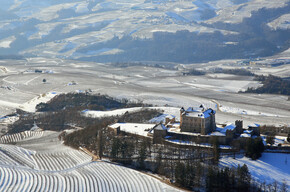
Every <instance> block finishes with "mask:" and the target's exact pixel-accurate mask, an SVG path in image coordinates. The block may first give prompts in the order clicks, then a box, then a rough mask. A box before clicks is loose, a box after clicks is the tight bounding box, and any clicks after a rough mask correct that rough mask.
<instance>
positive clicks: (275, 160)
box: [220, 153, 290, 189]
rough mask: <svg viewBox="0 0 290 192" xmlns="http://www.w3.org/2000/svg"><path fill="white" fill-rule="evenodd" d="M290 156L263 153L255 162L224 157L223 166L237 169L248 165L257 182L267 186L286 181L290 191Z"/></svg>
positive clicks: (240, 158) (221, 162) (245, 158)
mask: <svg viewBox="0 0 290 192" xmlns="http://www.w3.org/2000/svg"><path fill="white" fill-rule="evenodd" d="M289 160H290V154H285V153H263V154H262V157H261V158H260V159H258V160H256V161H253V160H251V159H249V158H247V157H236V159H233V158H232V157H222V158H221V159H220V165H221V166H228V167H237V166H238V165H240V166H242V165H243V164H246V165H247V166H248V168H249V171H250V173H251V175H252V177H253V178H254V179H255V180H258V181H259V182H261V183H263V182H264V181H265V182H266V183H267V184H270V183H273V182H274V181H277V182H280V183H281V182H283V181H285V182H286V183H287V185H288V189H290V162H289Z"/></svg>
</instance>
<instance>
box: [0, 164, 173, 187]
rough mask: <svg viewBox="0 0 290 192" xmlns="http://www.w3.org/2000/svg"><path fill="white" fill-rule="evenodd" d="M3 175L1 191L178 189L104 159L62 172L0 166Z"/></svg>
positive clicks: (0, 181) (0, 185)
mask: <svg viewBox="0 0 290 192" xmlns="http://www.w3.org/2000/svg"><path fill="white" fill-rule="evenodd" d="M48 161H49V160H48ZM0 174H1V176H0V177H1V178H0V191H9V190H11V191H146V192H147V191H175V189H174V188H171V187H169V186H167V185H165V184H163V183H162V182H160V181H159V180H157V179H154V178H152V177H151V176H147V175H145V174H141V173H139V172H137V171H134V170H131V169H128V168H124V167H121V166H117V165H113V164H109V163H105V162H91V163H87V164H84V165H81V166H79V167H78V168H74V169H65V170H61V171H41V170H34V169H29V168H25V167H14V166H13V167H10V166H1V167H0ZM4 175H5V177H4ZM31 181H33V182H31Z"/></svg>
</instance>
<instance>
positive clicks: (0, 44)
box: [0, 36, 16, 48]
mask: <svg viewBox="0 0 290 192" xmlns="http://www.w3.org/2000/svg"><path fill="white" fill-rule="evenodd" d="M15 40H16V37H15V36H11V37H7V38H5V39H1V40H0V48H10V45H11V43H13V42H14V41H15Z"/></svg>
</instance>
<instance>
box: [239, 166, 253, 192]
mask: <svg viewBox="0 0 290 192" xmlns="http://www.w3.org/2000/svg"><path fill="white" fill-rule="evenodd" d="M237 177H238V188H239V189H241V190H242V191H249V188H250V185H251V174H250V172H249V169H248V167H247V165H246V164H244V165H243V166H242V167H240V165H239V166H238V168H237Z"/></svg>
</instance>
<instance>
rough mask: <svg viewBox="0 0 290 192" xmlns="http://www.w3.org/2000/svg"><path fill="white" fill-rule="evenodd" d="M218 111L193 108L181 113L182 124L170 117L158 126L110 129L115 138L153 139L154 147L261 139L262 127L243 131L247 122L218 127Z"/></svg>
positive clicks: (121, 125)
mask: <svg viewBox="0 0 290 192" xmlns="http://www.w3.org/2000/svg"><path fill="white" fill-rule="evenodd" d="M215 114H216V111H215V110H213V109H211V108H205V107H204V106H203V105H200V106H199V107H189V108H188V109H186V110H185V109H184V108H183V107H182V108H181V109H180V118H179V119H180V121H177V120H176V117H175V116H173V115H167V116H166V117H165V118H164V121H163V122H162V123H161V122H160V123H157V124H135V123H115V124H112V125H109V126H108V128H110V129H111V130H113V131H114V132H115V134H119V133H120V132H127V133H131V134H137V135H140V136H144V137H152V138H153V142H154V143H160V142H162V141H163V140H164V139H165V140H169V141H170V140H179V141H191V142H194V143H209V142H210V139H211V138H213V137H214V138H216V139H217V140H218V142H219V143H220V144H223V145H229V144H230V143H231V142H232V141H233V140H235V139H244V138H251V137H252V136H255V135H256V136H259V135H260V130H259V125H258V124H253V125H249V126H248V127H247V128H243V121H241V120H237V121H235V123H231V124H225V125H219V126H217V125H216V121H215Z"/></svg>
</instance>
